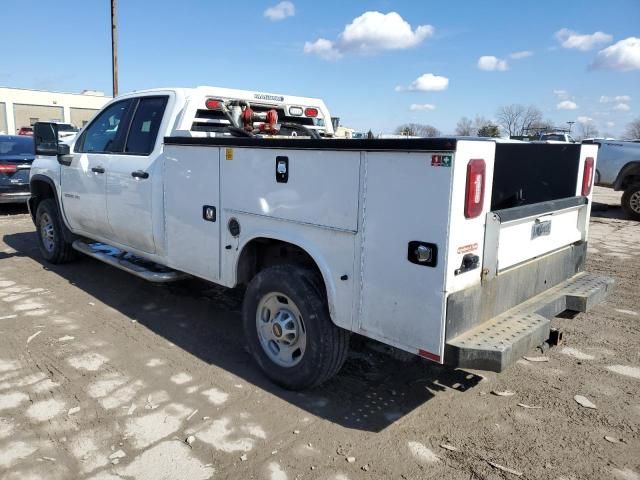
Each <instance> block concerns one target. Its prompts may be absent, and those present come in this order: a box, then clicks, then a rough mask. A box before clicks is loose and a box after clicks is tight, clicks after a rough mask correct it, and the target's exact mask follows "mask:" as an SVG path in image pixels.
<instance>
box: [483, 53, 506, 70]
mask: <svg viewBox="0 0 640 480" xmlns="http://www.w3.org/2000/svg"><path fill="white" fill-rule="evenodd" d="M478 68H479V69H480V70H486V71H489V72H491V71H494V70H498V71H501V72H503V71H505V70H508V69H509V64H508V63H507V61H506V60H502V59H500V58H498V57H494V56H493V55H484V56H482V57H480V58H479V59H478Z"/></svg>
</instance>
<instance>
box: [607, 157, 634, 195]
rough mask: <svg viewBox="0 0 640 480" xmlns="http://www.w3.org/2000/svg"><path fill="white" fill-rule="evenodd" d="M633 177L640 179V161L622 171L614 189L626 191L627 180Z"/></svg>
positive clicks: (630, 163) (627, 165) (626, 166)
mask: <svg viewBox="0 0 640 480" xmlns="http://www.w3.org/2000/svg"><path fill="white" fill-rule="evenodd" d="M631 175H633V176H637V177H640V160H637V161H632V162H629V163H627V164H626V165H625V166H624V167H622V168H621V169H620V172H618V176H617V177H616V181H615V182H614V183H613V189H614V190H624V189H625V187H626V186H627V185H626V184H625V179H626V178H627V177H628V176H631Z"/></svg>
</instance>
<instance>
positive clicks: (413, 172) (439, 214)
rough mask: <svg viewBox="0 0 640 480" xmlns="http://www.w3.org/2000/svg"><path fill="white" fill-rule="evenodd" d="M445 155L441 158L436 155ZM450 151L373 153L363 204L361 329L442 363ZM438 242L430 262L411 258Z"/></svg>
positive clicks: (367, 166) (365, 178)
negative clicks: (419, 244) (421, 246)
mask: <svg viewBox="0 0 640 480" xmlns="http://www.w3.org/2000/svg"><path fill="white" fill-rule="evenodd" d="M434 155H442V156H444V157H435V160H434V158H433V156H434ZM452 162H453V152H411V153H409V152H368V153H366V154H365V165H363V174H362V177H363V181H362V183H363V186H362V193H361V195H362V199H363V200H362V205H361V232H360V235H361V239H362V240H361V243H362V251H361V255H362V258H361V260H360V266H361V270H362V271H361V279H360V287H361V292H360V304H359V305H357V307H356V308H357V310H359V312H358V313H359V319H360V320H359V327H360V331H361V333H363V334H364V335H366V336H369V337H372V338H376V339H378V340H381V341H383V342H385V343H389V344H391V345H395V346H396V347H398V348H402V349H404V350H407V351H410V352H413V353H420V354H421V355H423V356H425V357H427V358H431V359H432V360H436V361H439V360H440V359H441V357H442V346H443V335H444V328H443V325H444V317H443V315H444V300H445V293H444V280H445V268H446V245H447V235H448V227H447V226H448V225H449V205H450V187H451V171H452V169H451V165H452ZM412 242H423V243H425V244H433V245H434V246H435V247H436V248H437V253H436V252H435V251H434V253H433V255H434V260H435V261H434V262H429V263H433V265H428V264H426V263H425V264H418V263H412V261H411V260H410V258H411V257H412V256H413V255H415V248H416V245H417V244H415V243H412Z"/></svg>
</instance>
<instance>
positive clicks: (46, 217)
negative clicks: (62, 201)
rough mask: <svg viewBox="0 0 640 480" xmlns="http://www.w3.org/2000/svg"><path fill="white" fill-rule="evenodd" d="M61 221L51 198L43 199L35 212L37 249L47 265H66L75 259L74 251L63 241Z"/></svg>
mask: <svg viewBox="0 0 640 480" xmlns="http://www.w3.org/2000/svg"><path fill="white" fill-rule="evenodd" d="M62 229H63V226H62V219H61V218H60V215H59V213H58V206H57V205H56V203H55V200H53V199H52V198H45V199H44V200H42V201H41V202H40V203H39V204H38V209H37V210H36V234H37V236H38V247H39V249H40V253H41V254H42V256H43V257H44V259H45V260H46V261H47V262H49V263H54V264H56V263H66V262H70V261H71V260H73V259H74V258H76V251H75V250H74V249H73V248H72V247H71V244H70V243H68V242H66V241H65V240H64V234H63V231H62Z"/></svg>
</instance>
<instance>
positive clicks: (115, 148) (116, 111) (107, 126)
mask: <svg viewBox="0 0 640 480" xmlns="http://www.w3.org/2000/svg"><path fill="white" fill-rule="evenodd" d="M130 107H131V100H123V101H121V102H116V103H114V104H113V105H110V106H109V107H107V108H106V110H104V111H103V112H102V113H101V114H99V115H98V117H97V118H96V119H95V120H94V121H93V122H91V125H89V127H88V128H87V129H86V130H85V131H84V132H83V133H82V137H81V138H80V139H79V142H78V146H77V147H76V152H83V153H113V152H119V151H122V141H121V139H122V136H123V134H124V132H123V130H124V129H126V123H127V122H126V118H125V117H126V116H127V112H128V110H129V108H130Z"/></svg>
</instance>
